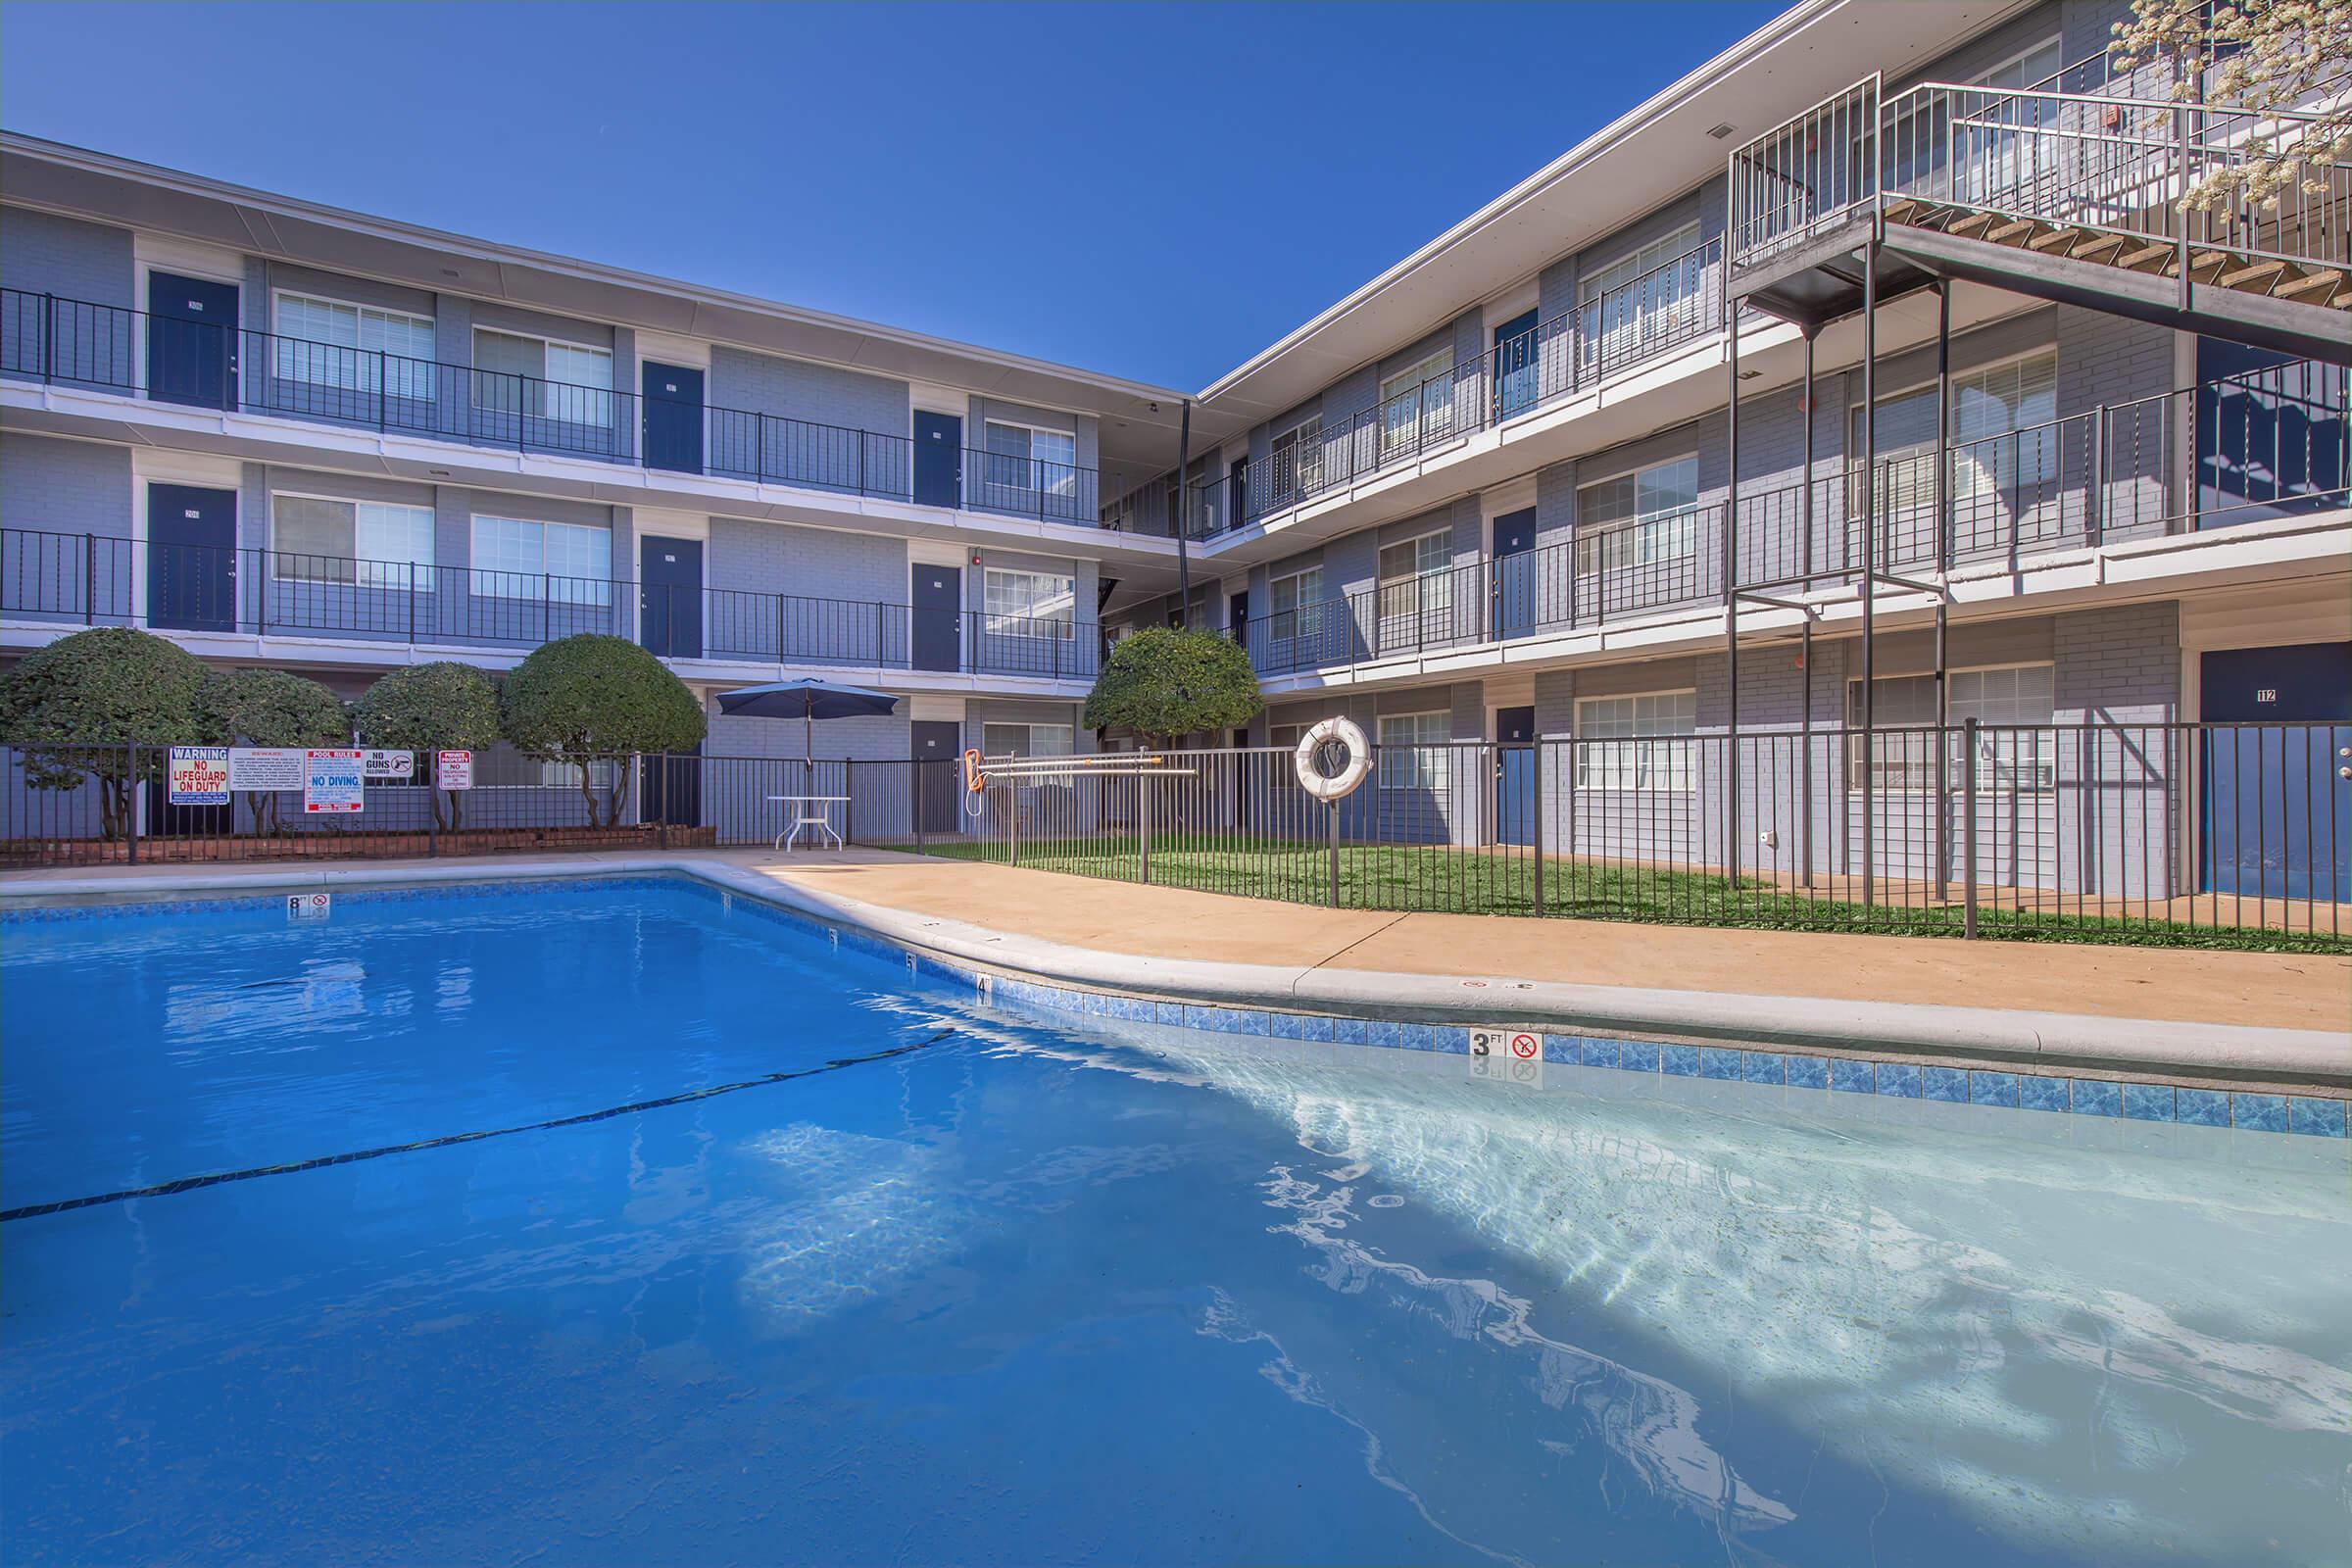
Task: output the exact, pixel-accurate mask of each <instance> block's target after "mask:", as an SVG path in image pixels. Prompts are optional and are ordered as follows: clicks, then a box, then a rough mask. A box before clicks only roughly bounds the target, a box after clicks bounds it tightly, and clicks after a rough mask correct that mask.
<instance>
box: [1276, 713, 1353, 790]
mask: <svg viewBox="0 0 2352 1568" xmlns="http://www.w3.org/2000/svg"><path fill="white" fill-rule="evenodd" d="M1326 741H1338V742H1339V743H1340V745H1341V746H1343V747H1345V748H1346V749H1347V752H1348V761H1347V764H1346V765H1345V766H1343V767H1342V768H1341V769H1340V770H1339V772H1337V773H1335V774H1332V775H1330V776H1329V777H1326V776H1325V775H1324V772H1323V770H1322V769H1321V768H1319V767H1317V766H1316V765H1315V754H1316V753H1317V752H1319V751H1321V750H1322V749H1323V743H1324V742H1326ZM1291 768H1292V771H1294V772H1296V773H1297V774H1298V775H1299V788H1300V789H1302V790H1304V791H1306V793H1307V794H1309V795H1312V796H1313V797H1314V798H1315V799H1316V800H1318V801H1339V800H1345V799H1347V798H1348V796H1350V795H1353V794H1354V793H1355V791H1356V787H1357V786H1358V785H1360V784H1362V783H1363V781H1364V775H1365V774H1367V773H1369V772H1371V771H1372V743H1371V741H1369V740H1368V739H1366V738H1365V736H1364V732H1363V729H1362V727H1361V726H1359V725H1357V724H1356V723H1354V722H1353V721H1352V720H1349V719H1345V718H1327V719H1325V720H1323V722H1321V723H1320V724H1316V725H1314V726H1313V727H1312V728H1310V729H1308V730H1307V732H1306V733H1305V734H1303V735H1301V736H1299V749H1298V750H1297V751H1295V752H1293V753H1292V754H1291Z"/></svg>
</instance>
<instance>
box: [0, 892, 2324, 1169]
mask: <svg viewBox="0 0 2352 1568" xmlns="http://www.w3.org/2000/svg"><path fill="white" fill-rule="evenodd" d="M681 887H683V888H688V889H691V890H693V891H695V892H697V893H699V894H701V895H704V896H706V897H708V898H710V899H711V901H713V902H716V903H720V904H722V905H725V906H726V907H747V908H750V909H753V910H756V911H758V912H759V913H760V914H762V915H765V916H768V917H771V918H774V919H776V920H777V922H778V923H779V924H783V925H788V926H793V927H796V928H799V929H800V930H802V931H804V932H806V933H809V934H812V935H816V936H819V937H823V938H827V939H829V940H830V941H831V942H832V943H833V945H834V946H836V947H839V948H847V949H850V950H851V951H853V952H859V953H865V954H869V955H873V956H881V957H884V958H887V959H889V960H891V961H893V962H904V963H906V964H907V970H908V973H909V974H915V973H920V974H921V975H922V977H923V978H926V979H934V980H937V979H947V980H951V981H954V982H956V983H957V984H960V985H963V986H968V987H970V988H972V989H974V990H976V991H977V992H979V994H980V995H981V997H982V998H983V999H984V1000H986V1001H989V1002H991V1003H993V1004H994V1005H998V1006H1000V1007H1004V1008H1006V1009H1007V1010H1010V1011H1015V1012H1022V1013H1027V1014H1030V1015H1032V1016H1038V1017H1045V1018H1052V1017H1056V1016H1059V1017H1065V1018H1066V1017H1069V1016H1072V1015H1078V1016H1088V1017H1098V1018H1111V1019H1118V1020H1121V1021H1128V1022H1137V1023H1154V1024H1159V1025H1162V1026H1167V1027H1173V1028H1184V1029H1197V1030H1200V1031H1202V1032H1204V1033H1210V1034H1218V1035H1224V1036H1227V1037H1230V1038H1240V1037H1269V1038H1272V1039H1277V1040H1289V1041H1302V1042H1313V1043H1332V1044H1338V1045H1354V1046H1369V1047H1375V1048H1380V1049H1385V1050H1394V1051H1401V1052H1407V1053H1416V1054H1454V1055H1460V1054H1465V1053H1466V1052H1467V1051H1468V1050H1469V1028H1468V1026H1465V1025H1462V1024H1459V1023H1453V1022H1443V1023H1424V1022H1408V1021H1400V1020H1397V1019H1395V1018H1389V1017H1370V1018H1367V1017H1361V1016H1356V1015H1353V1014H1348V1013H1321V1012H1294V1011H1290V1010H1288V1009H1282V1008H1267V1007H1237V1006H1230V1005H1223V1004H1219V1003H1201V1002H1183V1001H1171V1000H1169V999H1167V998H1164V997H1148V996H1140V995H1137V994H1134V993H1130V992H1117V991H1102V990H1097V989H1095V988H1092V987H1087V986H1071V985H1063V984H1059V983H1057V982H1054V981H1051V980H1041V979H1038V978H1035V977H1034V976H1031V975H1027V974H1009V973H1001V972H996V971H991V970H987V969H982V968H977V967H975V966H972V965H970V964H966V963H961V962H958V961H957V960H956V959H954V958H949V957H943V956H939V955H937V954H934V953H931V952H929V951H927V950H924V949H920V948H916V947H910V946H907V945H906V944H903V943H900V942H897V941H893V940H891V939H890V938H887V937H882V936H877V935H875V934H873V933H871V932H868V931H864V930H860V929H858V928H857V927H855V926H848V925H837V924H835V923H833V922H830V921H828V920H826V919H825V918H823V917H822V916H820V915H817V914H813V913H809V912H808V911H805V910H801V909H795V908H791V907H787V906H784V905H781V904H775V903H771V902H769V901H767V900H764V899H761V898H760V896H759V895H758V894H757V893H753V892H748V891H743V890H738V889H735V888H730V887H726V886H723V885H720V884H717V883H713V882H710V881H706V880H704V879H703V878H701V877H697V876H694V875H692V874H691V873H686V872H656V873H627V872H622V873H615V874H611V875H589V876H563V877H536V878H522V879H518V880H516V879H508V880H499V879H495V878H493V879H485V880H481V881H459V880H449V881H438V880H437V881H433V882H427V883H417V884H405V885H403V884H387V885H376V886H364V887H355V888H349V889H337V890H335V897H336V898H337V899H338V900H343V901H349V902H351V903H368V904H376V903H409V902H426V901H432V900H454V899H468V898H489V897H507V896H511V895H515V894H533V893H558V892H581V891H588V890H594V891H597V892H600V893H611V892H628V891H645V890H652V889H656V888H660V889H665V890H671V891H675V890H677V889H679V888H681ZM291 891H293V889H291V888H274V889H255V890H251V891H245V890H240V891H238V892H235V893H222V894H219V895H216V896H210V897H204V898H184V899H183V898H143V899H108V900H104V901H92V902H73V903H59V904H11V905H9V906H6V907H0V928H5V927H7V926H10V925H17V924H39V923H47V922H52V921H73V920H103V919H108V918H116V917H123V916H130V915H154V914H209V913H220V912H226V911H235V910H243V909H248V908H251V907H254V906H256V905H261V904H274V903H276V902H278V901H279V900H281V899H282V898H284V897H285V896H286V895H287V893H289V892H291ZM1525 1027H1526V1028H1527V1030H1528V1031H1529V1032H1531V1033H1537V1034H1541V1035H1542V1038H1543V1041H1544V1048H1543V1056H1544V1061H1546V1062H1548V1063H1552V1064H1555V1065H1560V1066H1583V1067H1593V1068H1598V1069H1602V1070H1606V1071H1612V1072H1625V1073H1634V1074H1647V1075H1648V1076H1651V1077H1685V1078H1707V1079H1715V1080H1719V1081H1722V1082H1726V1083H1740V1084H1744V1085H1747V1086H1750V1087H1765V1088H1774V1089H1780V1090H1781V1091H1782V1092H1783V1093H1786V1094H1796V1095H1805V1094H1822V1095H1828V1094H1831V1093H1841V1094H1867V1095H1884V1096H1887V1097H1889V1098H1892V1099H1900V1100H1915V1101H1916V1100H1930V1101H1940V1102H1943V1103H1950V1104H1973V1105H1996V1106H2000V1107H2002V1108H2005V1109H2006V1108H2014V1109H2020V1110H2034V1111H2045V1112H2053V1113H2057V1114H2063V1115H2076V1116H2094V1117H2102V1118H2113V1119H2122V1120H2129V1121H2154V1122H2172V1123H2176V1124H2179V1125H2182V1126H2197V1127H2212V1128H2228V1129H2233V1130H2235V1131H2239V1132H2251V1133H2278V1134H2283V1135H2288V1136H2303V1137H2313V1138H2334V1139H2345V1138H2352V1101H2347V1100H2340V1099H2335V1098H2332V1097H2328V1096H2320V1095H2299V1094H2282V1093H2279V1092H2278V1091H2276V1090H2269V1091H2253V1090H2231V1089H2219V1088H2210V1087H2200V1088H2177V1087H2176V1086H2174V1085H2172V1084H2159V1083H2146V1082H2139V1081H2134V1080H2130V1079H2114V1078H2074V1077H2066V1076H2061V1075H2057V1074H2051V1073H2035V1072H2029V1071H2023V1070H2020V1069H2018V1068H2015V1067H1997V1068H1996V1067H1955V1066H1946V1065H1942V1064H1934V1063H1921V1062H1917V1061H1898V1060H1888V1059H1887V1058H1885V1057H1880V1056H1857V1055H1847V1054H1838V1053H1835V1052H1823V1051H1807V1052H1788V1051H1766V1050H1760V1049H1752V1050H1751V1049H1749V1048H1747V1047H1743V1046H1718V1045H1706V1046H1700V1045H1691V1044H1684V1043H1677V1042H1666V1041H1654V1040H1634V1039H1621V1038H1614V1037H1609V1036H1595V1035H1582V1034H1573V1033H1568V1032H1556V1033H1553V1032H1544V1030H1542V1029H1541V1028H1540V1026H1537V1025H1533V1024H1529V1025H1526V1026H1525Z"/></svg>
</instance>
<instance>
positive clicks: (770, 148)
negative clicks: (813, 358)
mask: <svg viewBox="0 0 2352 1568" xmlns="http://www.w3.org/2000/svg"><path fill="white" fill-rule="evenodd" d="M1778 9H1779V7H1778V6H1776V5H1770V4H1734V3H1729V0H1725V3H1717V4H1673V5H1668V4H1627V5H1598V4H1595V5H1564V6H1533V5H1512V6H1495V7H1489V6H1482V5H1446V6H1431V7H1422V6H1413V5H1381V6H1310V5H1284V6H1268V7H1258V6H1241V5H1233V6H1212V5H1195V6H1140V5H1136V6H1130V5H1098V6H1005V7H995V6H980V5H968V6H950V7H930V6H915V5H894V4H871V5H860V6H830V5H826V6H816V5H809V6H785V5H768V6H755V5H714V6H690V5H682V4H681V5H662V6H655V5H644V6H635V5H594V4H566V5H523V6H492V5H473V6H454V5H452V6H444V5H423V4H416V5H390V6H378V5H363V4H311V5H299V6H296V5H227V4H222V5H187V6H180V5H132V6H117V5H111V4H74V5H54V4H45V3H39V0H10V3H9V4H8V5H6V6H5V7H4V8H0V117H4V118H5V122H6V124H7V126H8V128H10V129H12V130H18V131H23V132H25V133H28V134H31V135H36V136H46V137H50V138H52V139H55V140H58V141H64V142H71V143H73V144H76V145H78V146H84V147H91V148H96V149H98V150H101V151H104V152H110V153H118V154H122V155H124V156H127V157H132V158H139V159H144V160H147V161H149V162H152V163H158V164H163V165H167V166H169V167H172V168H177V169H184V170H189V171H193V172H199V173H204V174H209V175H212V176H215V177H218V178H222V179H228V180H233V181H236V182H238V183H242V184H247V185H255V186H260V187H262V188H264V189H268V190H276V191H283V192H287V193H289V194H292V195H296V196H302V197H307V198H310V199H312V200H316V201H321V202H328V203H332V204H334V205H336V206H341V207H349V208H356V209H358V210H360V211H363V212H369V213H378V214H382V215H385V216H387V217H392V218H398V219H403V220H407V221H413V222H419V223H426V224H431V225H434V226H436V227H441V228H448V229H455V230H458V231H460V232H462V233H469V234H477V235H480V236H483V237H485V238H489V239H496V240H503V241H507V242H510V243H514V244H519V245H527V246H532V247H535V248H538V249H542V250H550V251H558V252H563V253H565V254H569V255H576V256H582V257H587V258H590V259H593V260H596V261H600V262H606V263H610V264H613V265H617V266H622V267H629V268H635V269H639V270H646V271H651V272H660V273H664V274H667V275H670V276H675V277H680V278H686V279H691V280H693V281H695V282H700V283H708V284H712V285H716V286H720V287H725V288H733V289H739V290H742V291H745V292H748V293H754V294H760V295H763V296H767V297H770V298H774V299H779V300H785V301H789V302H791V303H793V304H796V305H803V306H807V307H810V308H813V309H817V310H825V311H835V312H840V313H842V314H844V315H849V316H858V317H864V318H868V319H875V320H880V321H887V322H890V323H892V324H895V325H899V326H904V327H909V328H913V329H915V330H919V331H925V332H934V333H939V334H942V335H945V336H948V337H955V338H961V339H965V340H967V341H971V342H977V343H983V344H987V345H989V346H991V347H996V348H1001V349H1007V350H1012V351H1016V352H1020V353H1026V354H1033V355H1037V356H1040V357H1042V358H1045V359H1051V360H1058V361H1063V362H1066V363H1069V364H1073V365H1079V366H1084V367H1087V368H1093V369H1099V370H1104V371H1108V372H1111V373H1114V374H1120V375H1128V376H1133V377H1135V378H1137V379H1140V380H1149V381H1157V382H1162V383H1167V384H1171V385H1175V386H1179V387H1186V388H1190V387H1197V386H1200V385H1201V384H1203V383H1204V382H1206V381H1208V380H1210V379H1211V378H1213V377H1214V376H1216V375H1217V374H1219V373H1221V372H1223V371H1224V370H1226V369H1229V368H1232V366H1234V365H1235V364H1237V363H1238V362H1239V361H1241V360H1242V359H1244V358H1246V357H1247V356H1248V355H1250V354H1251V353H1253V352H1255V351H1256V350H1257V349H1259V348H1261V347H1263V346H1264V345H1265V344H1267V343H1269V342H1271V341H1272V340H1273V339H1275V338H1277V337H1279V336H1281V335H1282V334H1283V333H1284V332H1287V331H1289V330H1290V329H1291V328H1292V327H1295V326H1297V325H1298V324H1299V322H1301V321H1303V320H1305V319H1307V318H1308V317H1310V316H1312V315H1313V314H1314V313H1315V312H1317V311H1319V310H1321V309H1323V308H1324V307H1325V306H1327V305H1329V304H1331V303H1332V302H1333V301H1334V300H1336V299H1338V298H1339V297H1340V295H1342V294H1344V293H1345V292H1347V291H1348V289H1350V288H1352V287H1354V286H1355V285H1357V284H1358V283H1361V282H1363V281H1364V280H1365V279H1366V278H1368V277H1370V276H1372V275H1373V274H1374V273H1375V272H1377V271H1379V270H1381V269H1383V268H1385V267H1387V266H1389V265H1390V264H1391V263H1393V262H1395V261H1397V259H1398V258H1400V257H1402V256H1403V255H1405V254H1406V253H1407V252H1409V251H1411V250H1412V249H1413V248H1415V247H1416V246H1418V245H1420V244H1421V243H1422V242H1424V241H1425V240H1427V239H1429V238H1430V237H1431V236H1433V235H1435V234H1436V233H1438V232H1439V231H1440V230H1442V229H1444V228H1446V226H1448V225H1450V224H1451V223H1453V222H1455V221H1457V220H1459V219H1460V218H1462V217H1463V216H1464V215H1466V214H1467V213H1469V212H1470V211H1471V210H1472V209H1473V208H1475V207H1477V206H1478V205H1479V204H1481V203H1483V202H1485V201H1486V200H1487V199H1488V198H1490V197H1492V196H1494V195H1495V194H1496V193H1498V192H1500V191H1501V190H1502V189H1504V188H1505V187H1506V186H1508V185H1510V184H1511V183H1513V182H1514V181H1516V180H1518V179H1519V178H1521V177H1522V176H1524V175H1526V174H1527V173H1529V172H1532V171H1534V170H1535V169H1537V168H1538V167H1540V166H1541V165H1543V164H1544V163H1545V162H1547V161H1548V160H1550V159H1551V158H1553V157H1555V156H1557V155H1558V154H1559V153H1561V152H1563V151H1565V150H1566V149H1567V148H1568V147H1569V146H1571V145H1572V144H1574V143H1575V142H1576V141H1577V140H1579V139H1580V138H1581V137H1583V136H1584V135H1585V134H1587V133H1588V132H1589V131H1591V130H1593V129H1594V128H1596V127H1597V126H1599V125H1601V124H1603V123H1606V122H1607V121H1609V120H1610V119H1612V118H1614V117H1615V116H1616V115H1618V114H1620V113H1622V112H1623V111H1624V110H1626V109H1628V108H1630V107H1632V106H1633V105H1634V104H1635V103H1637V102H1639V101H1640V100H1641V99H1642V98H1643V97H1645V96H1647V95H1648V94H1649V93H1651V92H1653V91H1655V90H1656V89H1658V88H1660V87H1662V86H1664V85H1665V84H1666V83H1667V82H1669V81H1671V80H1673V79H1674V78H1675V77H1676V76H1678V75H1680V74H1682V73H1685V72H1687V71H1689V70H1690V69H1691V68H1692V67H1694V66H1696V65H1698V64H1699V63H1700V62H1701V61H1703V60H1704V59H1706V58H1707V57H1708V56H1709V55H1711V54H1713V53H1714V52H1715V51H1717V50H1718V49H1721V48H1722V47H1724V46H1725V45H1726V44H1728V43H1730V42H1732V41H1733V40H1734V39H1736V38H1738V37H1739V36H1740V35H1741V34H1743V33H1745V32H1747V31H1749V30H1751V29H1752V28H1754V27H1755V26H1757V25H1760V24H1761V23H1762V22H1763V21H1764V20H1765V19H1766V18H1768V17H1769V16H1770V15H1772V13H1773V12H1774V11H1776V10H1778Z"/></svg>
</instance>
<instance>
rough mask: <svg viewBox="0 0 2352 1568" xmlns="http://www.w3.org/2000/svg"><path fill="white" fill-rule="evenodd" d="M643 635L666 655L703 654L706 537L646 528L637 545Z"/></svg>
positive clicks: (654, 649) (657, 651)
mask: <svg viewBox="0 0 2352 1568" xmlns="http://www.w3.org/2000/svg"><path fill="white" fill-rule="evenodd" d="M637 557H638V559H637V604H638V631H639V639H640V640H641V641H642V642H643V643H644V644H645V647H646V650H647V652H649V653H654V654H659V655H660V656H661V657H662V658H663V659H700V658H702V657H703V542H702V541H701V540H700V539H663V538H662V537H660V536H659V535H655V534H647V535H646V536H645V537H644V538H643V539H641V540H639V541H638V546H637Z"/></svg>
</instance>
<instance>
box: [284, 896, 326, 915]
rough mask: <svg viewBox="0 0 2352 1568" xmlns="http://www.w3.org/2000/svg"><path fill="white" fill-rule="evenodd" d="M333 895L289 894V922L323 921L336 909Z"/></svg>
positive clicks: (287, 904)
mask: <svg viewBox="0 0 2352 1568" xmlns="http://www.w3.org/2000/svg"><path fill="white" fill-rule="evenodd" d="M334 897H335V896H334V895H333V894H331V893H289V894H287V895H286V918H287V919H289V920H323V919H325V918H326V917H327V915H328V914H329V913H331V912H332V911H333V909H334Z"/></svg>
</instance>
